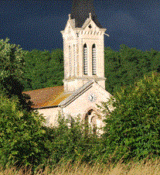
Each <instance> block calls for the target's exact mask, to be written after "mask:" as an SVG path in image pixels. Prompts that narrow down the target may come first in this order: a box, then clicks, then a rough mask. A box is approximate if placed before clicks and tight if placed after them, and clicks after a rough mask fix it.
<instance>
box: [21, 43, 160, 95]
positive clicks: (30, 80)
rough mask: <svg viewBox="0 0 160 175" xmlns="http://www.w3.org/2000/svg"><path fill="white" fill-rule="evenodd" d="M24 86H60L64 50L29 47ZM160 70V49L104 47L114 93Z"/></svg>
mask: <svg viewBox="0 0 160 175" xmlns="http://www.w3.org/2000/svg"><path fill="white" fill-rule="evenodd" d="M24 60H25V69H24V72H25V73H24V77H25V81H24V82H23V84H24V88H25V90H34V89H40V88H44V87H52V86H61V85H63V82H62V80H63V78H64V65H63V51H62V50H61V49H56V50H52V51H51V52H49V51H39V50H33V51H31V52H29V51H26V53H25V56H24ZM152 71H155V72H160V52H158V51H156V50H153V49H151V50H150V51H141V50H138V49H136V48H129V47H127V46H126V45H121V46H120V50H119V51H114V50H112V49H111V48H105V77H106V78H107V80H106V90H107V91H109V92H110V93H111V94H114V93H115V92H116V91H119V90H120V88H121V87H123V86H128V85H131V84H133V83H134V82H135V80H138V79H140V78H142V77H143V76H144V75H146V74H148V73H149V72H152Z"/></svg>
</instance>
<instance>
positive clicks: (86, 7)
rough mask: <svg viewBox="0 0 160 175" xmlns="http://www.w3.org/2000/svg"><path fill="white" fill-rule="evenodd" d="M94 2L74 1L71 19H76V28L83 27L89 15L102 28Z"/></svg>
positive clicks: (85, 0)
mask: <svg viewBox="0 0 160 175" xmlns="http://www.w3.org/2000/svg"><path fill="white" fill-rule="evenodd" d="M93 2H94V0H73V4H72V11H71V19H75V25H76V26H75V27H82V25H83V24H84V22H85V20H86V19H87V18H88V15H89V17H91V18H92V20H93V21H94V22H95V23H96V25H97V26H98V27H100V28H102V26H101V24H100V23H99V21H98V19H97V16H96V13H95V10H94V5H93ZM90 13H91V15H90Z"/></svg>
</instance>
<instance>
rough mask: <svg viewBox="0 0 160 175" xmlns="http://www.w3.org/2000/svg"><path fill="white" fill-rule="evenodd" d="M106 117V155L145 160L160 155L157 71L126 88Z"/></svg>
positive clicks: (159, 91) (159, 93)
mask: <svg viewBox="0 0 160 175" xmlns="http://www.w3.org/2000/svg"><path fill="white" fill-rule="evenodd" d="M114 98H115V99H114V100H113V101H112V103H113V106H114V107H115V110H114V111H113V112H111V114H110V115H109V116H107V117H106V120H105V122H106V126H105V131H106V132H105V135H104V139H105V145H106V148H105V149H106V156H107V157H110V156H111V155H112V160H113V161H115V160H116V161H118V160H120V159H121V158H123V159H124V160H129V159H132V158H136V159H142V158H145V157H148V156H153V157H156V156H159V155H160V139H159V138H160V75H159V74H155V73H153V74H152V75H151V76H146V77H144V79H142V80H140V81H138V82H137V83H135V84H134V86H131V87H128V88H123V89H122V91H121V92H120V93H116V95H115V97H114Z"/></svg>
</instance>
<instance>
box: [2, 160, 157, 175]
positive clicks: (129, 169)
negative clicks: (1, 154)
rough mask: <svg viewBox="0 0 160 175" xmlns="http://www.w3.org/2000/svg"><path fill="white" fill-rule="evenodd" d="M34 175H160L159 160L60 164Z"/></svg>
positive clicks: (26, 173)
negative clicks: (123, 162)
mask: <svg viewBox="0 0 160 175" xmlns="http://www.w3.org/2000/svg"><path fill="white" fill-rule="evenodd" d="M31 174H32V173H31V171H30V170H25V168H24V169H20V170H16V168H14V167H13V168H9V169H6V170H2V169H1V170H0V175H31ZM36 175H160V160H156V161H151V160H148V161H147V162H145V163H144V161H142V162H140V163H134V162H130V163H128V164H126V165H125V164H122V163H118V164H117V165H116V166H114V165H111V164H110V165H109V164H107V165H104V164H96V165H92V166H89V165H88V164H79V163H77V164H74V165H71V164H69V163H68V164H62V165H59V166H57V167H56V168H55V169H53V170H52V171H51V170H50V169H49V168H46V169H45V170H44V171H43V172H42V171H41V170H39V171H38V172H37V173H36Z"/></svg>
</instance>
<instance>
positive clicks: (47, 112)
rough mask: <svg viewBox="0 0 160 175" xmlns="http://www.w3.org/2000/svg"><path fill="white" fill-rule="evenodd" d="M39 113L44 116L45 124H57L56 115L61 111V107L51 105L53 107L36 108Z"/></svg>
mask: <svg viewBox="0 0 160 175" xmlns="http://www.w3.org/2000/svg"><path fill="white" fill-rule="evenodd" d="M37 111H38V112H39V114H42V115H43V116H44V118H45V119H46V122H45V124H46V126H57V125H58V122H57V119H58V115H59V114H60V112H61V109H60V108H59V107H53V108H45V109H38V110H37Z"/></svg>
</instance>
